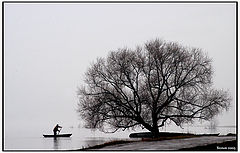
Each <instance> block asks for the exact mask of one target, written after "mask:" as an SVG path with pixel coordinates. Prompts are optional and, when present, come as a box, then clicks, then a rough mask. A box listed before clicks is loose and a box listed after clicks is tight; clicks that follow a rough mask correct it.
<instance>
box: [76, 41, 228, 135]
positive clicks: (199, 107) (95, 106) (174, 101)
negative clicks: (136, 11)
mask: <svg viewBox="0 0 240 153" xmlns="http://www.w3.org/2000/svg"><path fill="white" fill-rule="evenodd" d="M212 74H213V71H212V66H211V60H210V59H209V58H208V57H207V55H206V54H204V53H203V52H202V50H201V49H199V48H189V47H183V46H181V45H179V44H177V43H174V42H165V41H162V40H159V39H156V40H153V41H149V42H147V43H145V45H144V46H143V47H137V48H136V49H135V50H132V49H128V48H123V49H118V50H117V51H111V52H110V53H109V55H108V57H107V58H98V59H97V61H96V62H95V63H94V64H92V65H91V66H90V68H89V69H88V70H87V72H86V76H85V83H86V85H85V86H82V87H81V88H79V92H78V95H79V103H78V106H79V109H78V112H79V113H80V115H81V116H82V118H83V119H84V120H85V121H86V127H88V128H98V129H101V130H102V131H104V132H107V131H106V127H110V128H111V129H113V130H114V131H113V132H115V131H117V130H118V129H127V128H134V127H137V126H140V127H143V128H146V129H148V130H149V131H151V132H152V134H153V135H154V136H155V137H157V136H158V134H159V127H162V126H164V124H165V122H166V121H167V120H169V121H172V122H174V123H175V124H176V125H177V126H181V125H182V124H184V123H189V122H193V121H194V119H200V120H210V119H211V118H213V117H214V116H215V115H217V114H218V113H219V112H221V111H222V110H223V109H227V108H228V107H229V104H230V96H229V95H228V93H227V92H226V91H223V90H215V89H213V88H212ZM107 125H108V126H107Z"/></svg>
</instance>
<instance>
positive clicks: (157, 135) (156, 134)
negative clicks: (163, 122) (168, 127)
mask: <svg viewBox="0 0 240 153" xmlns="http://www.w3.org/2000/svg"><path fill="white" fill-rule="evenodd" d="M151 132H152V134H153V138H157V137H159V134H160V133H159V129H158V127H157V126H155V127H153V129H152V131H151Z"/></svg>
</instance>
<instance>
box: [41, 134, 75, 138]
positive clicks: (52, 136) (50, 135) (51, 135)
mask: <svg viewBox="0 0 240 153" xmlns="http://www.w3.org/2000/svg"><path fill="white" fill-rule="evenodd" d="M71 135H72V134H57V135H53V134H43V136H44V137H45V138H56V137H70V136H71Z"/></svg>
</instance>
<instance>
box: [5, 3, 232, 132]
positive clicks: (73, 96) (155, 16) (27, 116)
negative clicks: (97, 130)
mask: <svg viewBox="0 0 240 153" xmlns="http://www.w3.org/2000/svg"><path fill="white" fill-rule="evenodd" d="M4 9H5V12H4V14H5V16H4V27H5V28H4V45H5V48H4V60H5V63H4V65H5V102H4V104H5V105H4V106H5V108H4V110H5V128H6V129H17V128H16V126H17V125H22V126H27V127H34V126H43V125H44V126H53V125H54V124H56V123H60V124H63V125H65V126H71V125H77V124H78V123H79V122H80V121H79V120H78V118H79V117H78V114H77V113H76V108H77V102H78V99H77V93H76V91H77V87H78V86H81V85H83V76H84V73H85V72H86V69H87V68H88V66H90V64H91V62H93V61H94V60H96V58H97V57H106V56H107V54H108V52H109V51H110V50H116V49H118V48H122V47H130V48H135V46H136V45H143V43H145V42H146V41H148V40H151V39H155V38H160V39H164V40H168V41H176V42H179V43H181V44H182V45H184V46H192V47H199V48H202V49H203V50H204V51H205V52H206V53H207V54H208V55H209V57H210V58H212V60H213V63H212V64H213V69H214V76H213V82H214V87H216V88H218V89H224V90H229V92H230V94H231V97H232V98H233V100H232V102H231V106H232V107H231V108H230V110H229V111H228V112H223V113H222V114H221V115H219V116H218V117H217V120H218V122H219V125H236V123H235V116H236V115H235V95H236V93H235V79H236V78H235V76H236V73H235V69H236V67H235V65H236V64H235V54H236V48H235V46H236V40H235V38H236V31H235V28H236V27H235V25H236V23H235V22H236V21H235V18H236V17H235V4H234V3H232V4H231V3H225V4H217V3H214V4H211V3H207V4H203V3H201V4H197V3H195V4H184V3H182V4H181V3H173V4H166V3H148V4H140V3H138V4H116V3H115V4H113V3H112V4H103V3H102V4H97V3H96V4H87V3H76V4H71V3H67V4H66V3H64V4H61V3H55V4H51V3H40V4H38V3H35V4H26V3H15V4H14V3H5V4H4Z"/></svg>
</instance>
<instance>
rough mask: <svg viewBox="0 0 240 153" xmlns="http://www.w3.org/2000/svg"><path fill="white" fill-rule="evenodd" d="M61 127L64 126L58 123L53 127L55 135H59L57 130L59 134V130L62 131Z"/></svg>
mask: <svg viewBox="0 0 240 153" xmlns="http://www.w3.org/2000/svg"><path fill="white" fill-rule="evenodd" d="M59 128H62V127H61V126H59V125H58V124H57V125H56V126H55V127H54V129H53V133H54V135H57V132H58V134H59V132H60V130H59Z"/></svg>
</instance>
